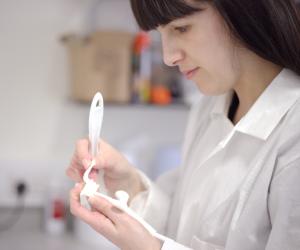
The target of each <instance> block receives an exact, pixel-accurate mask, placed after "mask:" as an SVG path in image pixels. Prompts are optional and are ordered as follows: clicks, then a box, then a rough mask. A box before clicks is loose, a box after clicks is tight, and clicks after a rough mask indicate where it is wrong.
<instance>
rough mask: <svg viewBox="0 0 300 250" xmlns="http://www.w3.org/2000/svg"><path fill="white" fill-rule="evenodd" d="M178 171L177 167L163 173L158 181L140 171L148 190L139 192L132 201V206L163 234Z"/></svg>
mask: <svg viewBox="0 0 300 250" xmlns="http://www.w3.org/2000/svg"><path fill="white" fill-rule="evenodd" d="M178 171H179V170H178V169H175V170H173V171H170V172H168V173H166V174H164V175H162V176H161V177H159V179H158V181H157V182H152V181H151V180H150V179H149V178H148V177H147V176H146V175H145V174H143V173H142V172H141V171H140V176H141V179H142V182H143V184H144V186H145V188H146V191H144V192H141V193H139V194H138V195H137V196H136V197H134V198H133V200H132V201H131V203H130V208H131V209H133V210H134V211H135V212H136V213H138V214H139V215H140V216H142V217H143V218H144V219H145V220H146V221H147V222H148V223H149V224H151V225H152V226H153V227H154V228H155V229H156V230H157V231H158V232H159V233H161V234H164V233H165V229H166V225H167V220H168V214H169V209H170V203H171V199H172V195H173V192H174V190H173V189H174V188H175V187H176V182H177V175H178Z"/></svg>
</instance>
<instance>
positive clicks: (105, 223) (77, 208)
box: [70, 184, 116, 239]
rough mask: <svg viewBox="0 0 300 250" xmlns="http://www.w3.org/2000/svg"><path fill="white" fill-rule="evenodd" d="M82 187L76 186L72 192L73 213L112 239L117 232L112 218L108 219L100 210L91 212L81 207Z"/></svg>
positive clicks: (71, 206) (71, 204)
mask: <svg viewBox="0 0 300 250" xmlns="http://www.w3.org/2000/svg"><path fill="white" fill-rule="evenodd" d="M82 187H83V185H82V184H76V186H75V187H74V188H73V189H72V190H71V191H70V210H71V213H72V214H73V215H75V216H76V217H78V218H80V219H82V220H83V221H84V222H86V223H87V224H89V225H90V226H91V227H93V228H94V229H95V230H96V231H98V232H99V233H100V234H102V235H103V236H105V237H106V238H108V239H112V238H113V237H114V235H115V233H116V230H115V227H114V224H113V223H112V221H111V220H110V218H107V217H106V216H105V215H103V214H101V213H100V212H99V211H98V210H97V211H95V210H94V211H90V210H88V209H86V208H84V207H83V206H81V204H80V191H81V190H82Z"/></svg>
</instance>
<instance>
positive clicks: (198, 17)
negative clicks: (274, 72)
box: [158, 3, 239, 95]
mask: <svg viewBox="0 0 300 250" xmlns="http://www.w3.org/2000/svg"><path fill="white" fill-rule="evenodd" d="M196 6H199V7H201V9H203V10H201V11H199V12H197V13H195V14H193V15H191V16H187V17H184V18H180V19H176V20H174V21H172V22H171V23H169V24H167V25H165V26H159V27H158V31H159V32H160V34H161V38H162V45H163V54H164V62H165V63H166V64H167V65H169V66H178V67H179V70H180V71H181V72H182V73H183V74H184V75H185V76H186V77H187V78H188V79H190V80H192V81H194V82H195V83H196V84H197V86H198V87H199V89H200V91H201V92H202V93H203V94H205V95H219V94H223V93H225V92H227V91H228V90H229V89H232V88H233V87H234V85H235V83H236V82H237V81H238V79H239V63H238V61H239V60H238V50H237V48H236V47H235V46H234V42H233V40H232V38H231V37H230V35H229V31H228V29H227V28H226V26H225V24H224V21H223V19H222V17H221V16H220V14H219V13H218V12H217V11H216V10H215V8H214V7H213V6H212V5H210V4H209V3H197V5H196Z"/></svg>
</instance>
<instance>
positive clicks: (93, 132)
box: [89, 92, 104, 156]
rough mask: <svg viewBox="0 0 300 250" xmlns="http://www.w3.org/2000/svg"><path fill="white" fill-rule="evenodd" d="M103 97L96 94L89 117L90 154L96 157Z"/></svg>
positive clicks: (98, 93) (101, 119)
mask: <svg viewBox="0 0 300 250" xmlns="http://www.w3.org/2000/svg"><path fill="white" fill-rule="evenodd" d="M103 111H104V104H103V97H102V95H101V93H100V92H97V93H96V95H95V96H94V98H93V101H92V104H91V109H90V115H89V139H90V143H91V154H92V156H96V155H97V153H98V142H99V138H100V132H101V128H102V121H103Z"/></svg>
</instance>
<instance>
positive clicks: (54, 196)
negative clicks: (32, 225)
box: [44, 180, 67, 235]
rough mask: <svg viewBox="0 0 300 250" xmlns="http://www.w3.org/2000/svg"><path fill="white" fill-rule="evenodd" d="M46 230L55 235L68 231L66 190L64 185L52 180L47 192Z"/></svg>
mask: <svg viewBox="0 0 300 250" xmlns="http://www.w3.org/2000/svg"><path fill="white" fill-rule="evenodd" d="M46 193H47V194H46V200H45V209H44V213H45V231H46V232H47V233H50V234H53V235H61V234H63V233H65V231H66V224H67V223H66V221H67V219H66V214H67V213H66V211H67V205H66V204H67V203H66V192H65V188H64V186H63V185H62V184H61V183H60V182H58V181H55V180H52V181H51V182H50V183H49V185H48V189H47V192H46Z"/></svg>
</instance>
